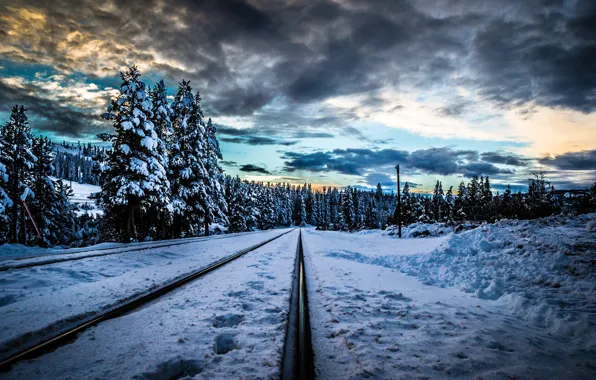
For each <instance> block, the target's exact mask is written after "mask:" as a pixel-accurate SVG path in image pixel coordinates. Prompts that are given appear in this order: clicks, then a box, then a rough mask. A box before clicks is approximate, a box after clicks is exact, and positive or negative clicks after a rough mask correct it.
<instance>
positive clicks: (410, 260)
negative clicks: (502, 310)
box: [370, 214, 596, 349]
mask: <svg viewBox="0 0 596 380" xmlns="http://www.w3.org/2000/svg"><path fill="white" fill-rule="evenodd" d="M595 220H596V214H586V215H581V216H578V217H571V216H555V217H549V218H543V219H538V220H531V221H518V220H506V221H500V222H497V223H495V224H484V225H482V226H480V227H479V228H477V229H474V230H471V231H466V232H463V233H461V234H453V235H451V236H450V237H449V238H448V239H447V240H446V241H445V242H444V243H443V244H442V245H441V246H439V247H438V248H437V249H435V250H434V251H432V252H427V253H420V254H416V255H409V256H402V255H399V256H398V255H393V256H383V257H376V258H370V259H371V261H372V263H375V264H377V265H383V266H388V267H391V268H396V269H399V270H401V271H403V272H405V273H406V274H409V275H412V276H415V277H417V278H419V279H420V280H422V281H423V282H424V283H425V284H428V285H435V286H441V287H459V288H461V289H462V290H464V291H466V292H470V293H474V294H475V295H476V296H477V297H479V298H482V299H489V300H498V302H501V303H502V304H503V306H507V307H510V308H512V309H513V310H514V311H515V312H516V313H517V314H518V315H519V316H521V317H522V318H523V319H524V320H526V321H528V322H530V323H532V324H534V325H537V326H540V327H543V328H547V329H549V331H550V332H552V333H553V334H557V335H559V334H562V335H565V336H573V337H577V338H578V339H580V340H582V342H583V343H585V345H586V346H587V348H588V349H596V328H595V327H596V315H595V314H594V310H596V271H595V270H594V265H595V264H596V233H595V231H594V230H593V227H592V226H593V225H594V224H596V222H595Z"/></svg>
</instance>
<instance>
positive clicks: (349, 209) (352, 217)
mask: <svg viewBox="0 0 596 380" xmlns="http://www.w3.org/2000/svg"><path fill="white" fill-rule="evenodd" d="M342 215H343V222H344V223H345V225H346V227H347V228H348V229H349V230H353V229H354V226H355V223H356V212H355V211H354V201H353V199H352V189H351V187H350V186H348V187H347V188H346V189H345V191H344V193H343V199H342Z"/></svg>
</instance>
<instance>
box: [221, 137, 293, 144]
mask: <svg viewBox="0 0 596 380" xmlns="http://www.w3.org/2000/svg"><path fill="white" fill-rule="evenodd" d="M220 140H221V141H225V142H229V143H235V144H247V145H284V146H290V145H294V144H297V143H298V141H287V140H280V139H275V138H271V137H262V136H240V137H220Z"/></svg>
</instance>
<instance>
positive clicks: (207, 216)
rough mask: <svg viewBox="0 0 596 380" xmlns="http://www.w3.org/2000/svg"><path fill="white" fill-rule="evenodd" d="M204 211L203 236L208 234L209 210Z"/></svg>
mask: <svg viewBox="0 0 596 380" xmlns="http://www.w3.org/2000/svg"><path fill="white" fill-rule="evenodd" d="M205 211H206V212H205V236H209V210H205Z"/></svg>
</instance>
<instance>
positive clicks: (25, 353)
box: [0, 230, 294, 372]
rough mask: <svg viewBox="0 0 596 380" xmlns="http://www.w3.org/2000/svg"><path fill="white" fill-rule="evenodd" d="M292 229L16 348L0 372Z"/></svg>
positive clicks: (3, 361)
mask: <svg viewBox="0 0 596 380" xmlns="http://www.w3.org/2000/svg"><path fill="white" fill-rule="evenodd" d="M292 231H294V230H290V231H287V232H284V233H281V234H279V235H277V236H274V237H273V238H270V239H268V240H265V241H263V242H261V243H258V244H256V245H253V246H251V247H249V248H246V249H244V250H241V251H239V252H237V253H235V254H233V255H230V256H228V257H225V258H223V259H221V260H218V261H216V262H214V263H212V264H210V265H208V266H207V267H204V268H202V269H200V270H197V271H194V272H192V273H190V274H188V275H186V276H184V277H183V278H181V279H178V280H176V281H173V282H170V283H167V284H164V285H162V286H160V287H159V288H157V289H156V290H153V291H150V292H148V293H145V294H143V295H141V296H139V297H137V298H135V299H133V300H131V301H128V302H126V303H124V304H123V305H121V306H119V307H116V308H114V309H112V310H110V311H108V312H106V313H104V314H101V315H100V316H98V317H95V318H93V319H91V320H87V321H85V322H83V323H81V324H79V325H77V326H76V327H73V328H71V329H69V330H67V331H65V332H63V333H61V334H59V335H57V336H54V337H52V338H49V339H47V340H45V341H43V342H41V343H39V344H36V345H34V346H32V347H27V348H25V349H23V350H22V351H20V352H18V353H17V354H14V355H12V356H10V357H8V358H4V359H2V361H0V371H2V372H6V371H9V370H10V368H11V367H12V366H13V365H14V364H15V363H18V362H19V361H22V360H26V359H31V358H35V357H38V356H40V355H43V354H45V353H47V352H50V351H52V350H54V349H56V348H57V347H59V346H61V345H64V344H66V343H69V342H70V341H72V340H73V339H75V338H76V336H77V335H78V334H79V333H81V332H82V331H84V330H86V329H88V328H90V327H92V326H95V325H97V324H99V323H101V322H104V321H107V320H110V319H113V318H117V317H119V316H122V315H124V314H126V313H128V312H130V311H132V310H135V309H137V308H139V307H141V306H144V305H146V304H148V303H149V302H151V301H154V300H156V299H157V298H159V297H162V296H164V295H166V294H168V293H170V292H172V291H173V290H176V289H178V288H180V287H182V286H183V285H186V284H188V283H190V282H191V281H193V280H196V279H198V278H199V277H202V276H204V275H206V274H208V273H210V272H212V271H214V270H216V269H218V268H220V267H222V266H224V265H225V264H227V263H229V262H231V261H233V260H235V259H237V258H239V257H241V256H243V255H245V254H247V253H249V252H251V251H254V250H256V249H258V248H260V247H262V246H264V245H266V244H268V243H270V242H272V241H273V240H276V239H278V238H280V237H282V236H284V235H286V234H288V233H290V232H292ZM87 257H88V256H87Z"/></svg>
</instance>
